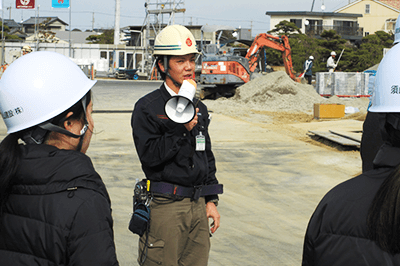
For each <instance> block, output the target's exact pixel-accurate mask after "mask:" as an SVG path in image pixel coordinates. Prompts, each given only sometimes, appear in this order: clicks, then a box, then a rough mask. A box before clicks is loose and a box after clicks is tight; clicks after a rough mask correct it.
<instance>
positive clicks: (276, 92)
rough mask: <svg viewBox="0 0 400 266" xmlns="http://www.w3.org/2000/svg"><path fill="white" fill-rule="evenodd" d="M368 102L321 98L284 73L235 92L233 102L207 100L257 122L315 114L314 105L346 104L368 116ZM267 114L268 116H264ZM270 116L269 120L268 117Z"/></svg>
mask: <svg viewBox="0 0 400 266" xmlns="http://www.w3.org/2000/svg"><path fill="white" fill-rule="evenodd" d="M368 102H369V99H368V98H339V97H337V96H333V97H330V98H325V97H322V96H320V95H319V94H318V93H317V92H316V90H315V89H314V87H313V86H312V85H308V84H301V83H297V82H294V81H293V80H292V79H291V78H290V77H289V76H288V75H287V74H286V73H285V72H283V71H277V72H272V73H269V74H265V75H262V76H260V77H258V78H256V79H254V80H252V81H250V82H248V83H246V84H244V85H242V86H240V87H239V88H237V89H236V93H235V95H234V96H233V97H232V98H219V99H217V100H205V103H206V105H207V106H208V107H209V109H210V110H212V111H214V112H217V113H224V114H228V115H232V116H235V117H241V118H245V119H250V120H252V121H253V122H255V121H256V120H257V119H259V120H260V121H259V122H267V121H269V120H272V119H273V118H272V117H276V116H270V115H267V114H270V113H268V112H289V113H304V114H307V115H312V114H313V108H314V104H315V103H336V104H344V105H345V106H346V107H353V109H355V110H358V111H360V112H361V113H365V112H366V110H367V107H368ZM265 111H266V112H265ZM267 116H268V117H267Z"/></svg>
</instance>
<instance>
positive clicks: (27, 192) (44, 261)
mask: <svg viewBox="0 0 400 266" xmlns="http://www.w3.org/2000/svg"><path fill="white" fill-rule="evenodd" d="M21 71H23V72H24V75H22V76H21ZM94 84H95V81H92V80H89V79H88V78H87V77H86V76H85V74H84V73H83V72H82V71H81V69H80V68H79V67H78V66H77V65H76V64H75V63H73V62H72V61H71V60H70V59H68V58H67V57H65V56H63V55H61V54H57V53H54V52H35V53H30V54H27V55H25V56H22V57H20V58H19V59H17V60H16V61H15V62H13V63H12V64H11V65H10V67H9V68H8V69H7V70H6V71H5V72H4V74H3V76H2V78H1V80H0V111H1V114H2V117H3V120H4V122H5V124H6V126H7V130H8V131H7V132H8V135H7V136H6V138H5V139H4V140H3V141H2V142H1V144H0V265H118V261H117V259H116V254H115V246H114V240H113V228H112V227H113V221H112V217H111V207H110V199H109V196H108V193H107V190H106V188H105V185H104V183H103V181H102V179H101V178H100V176H99V175H98V174H97V173H96V171H95V170H94V168H93V165H92V163H91V160H90V158H89V157H87V156H86V155H85V152H86V150H87V149H88V147H89V143H90V139H91V136H92V130H93V126H94V125H93V119H92V115H91V113H92V110H93V104H92V100H91V88H92V87H93V86H94Z"/></svg>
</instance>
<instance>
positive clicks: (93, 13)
mask: <svg viewBox="0 0 400 266" xmlns="http://www.w3.org/2000/svg"><path fill="white" fill-rule="evenodd" d="M92 31H94V12H93V13H92Z"/></svg>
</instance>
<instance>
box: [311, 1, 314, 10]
mask: <svg viewBox="0 0 400 266" xmlns="http://www.w3.org/2000/svg"><path fill="white" fill-rule="evenodd" d="M314 2H315V0H313V1H312V6H311V12H312V10H313V9H314Z"/></svg>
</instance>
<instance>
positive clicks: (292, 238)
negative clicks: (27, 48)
mask: <svg viewBox="0 0 400 266" xmlns="http://www.w3.org/2000/svg"><path fill="white" fill-rule="evenodd" d="M159 84H160V83H151V82H147V83H145V82H135V81H120V82H117V81H114V82H110V81H99V82H98V83H97V84H96V86H95V87H94V89H93V91H94V110H95V111H96V112H95V113H94V115H93V116H94V121H95V134H94V135H93V138H92V142H91V146H90V148H89V151H88V153H87V154H88V155H89V156H90V157H91V158H92V160H93V163H94V165H95V168H96V170H97V171H98V172H99V174H100V175H101V176H102V178H103V179H104V182H105V183H106V186H107V189H108V191H109V194H110V197H111V201H112V208H113V218H114V231H115V241H116V247H117V255H118V259H119V261H120V265H137V263H136V257H137V242H138V236H137V235H133V234H132V233H131V232H130V231H129V230H128V229H127V227H128V223H129V219H130V213H131V212H132V194H133V190H132V188H133V185H134V182H135V179H136V178H139V179H141V178H143V177H144V175H143V173H142V170H141V167H140V163H139V160H138V157H137V155H136V151H135V149H134V146H133V141H132V136H131V128H130V116H131V114H130V111H131V110H132V109H133V105H134V103H135V102H136V100H137V99H138V98H139V97H141V96H142V95H144V94H146V93H147V92H150V91H151V90H153V89H155V88H157V87H158V86H159ZM105 111H111V112H105ZM327 123H329V122H327ZM344 123H349V122H348V121H346V122H344ZM324 125H326V124H325V123H324V122H320V123H318V124H312V129H314V130H315V129H316V128H318V127H319V126H320V127H324ZM336 126H338V125H336ZM307 127H308V125H307V124H296V125H293V130H294V129H297V130H298V129H299V128H304V132H305V133H306V131H307ZM289 128H290V125H289ZM4 133H5V126H4V124H3V123H1V126H0V134H1V137H3V136H4ZM305 133H304V136H305V137H306V135H305ZM210 134H211V138H212V143H213V151H214V153H215V157H216V160H217V170H218V171H217V176H218V179H219V181H220V183H223V184H224V190H225V193H224V194H223V195H222V196H221V197H220V205H219V207H218V210H219V212H220V214H221V227H220V229H219V230H218V231H217V232H216V233H215V234H214V236H213V237H212V238H211V244H212V246H211V252H210V260H209V265H213V266H214V265H300V264H301V256H302V245H303V237H304V233H305V230H306V227H307V223H308V220H309V218H310V216H311V214H312V212H313V210H314V209H315V207H316V205H317V204H318V202H319V200H320V199H321V197H322V196H323V195H324V194H325V193H326V192H327V191H328V190H329V189H330V188H331V187H333V186H334V185H336V184H338V183H340V182H342V181H344V180H346V179H348V178H349V177H351V176H353V175H355V174H357V173H358V172H360V169H361V161H360V157H359V154H358V153H357V152H343V151H338V150H335V149H332V148H326V147H324V146H323V145H320V146H318V145H313V144H310V143H309V142H305V141H302V140H299V139H297V138H293V137H291V136H290V134H289V135H285V134H282V131H279V130H277V126H276V125H275V126H271V127H270V126H269V125H268V124H264V125H261V124H252V123H248V122H245V121H240V120H237V119H234V118H230V117H227V116H224V115H221V114H214V115H213V118H212V122H211V126H210Z"/></svg>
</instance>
